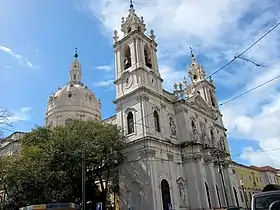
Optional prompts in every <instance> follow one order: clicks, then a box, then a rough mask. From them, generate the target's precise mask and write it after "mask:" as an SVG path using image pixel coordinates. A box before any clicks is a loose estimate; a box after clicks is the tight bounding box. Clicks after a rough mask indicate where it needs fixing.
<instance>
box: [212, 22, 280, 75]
mask: <svg viewBox="0 0 280 210" xmlns="http://www.w3.org/2000/svg"><path fill="white" fill-rule="evenodd" d="M279 25H280V22H279V23H277V24H276V25H275V26H273V27H272V28H271V29H270V30H269V31H267V32H266V33H265V34H264V35H262V36H261V37H260V38H259V39H257V40H256V41H255V42H254V43H252V44H251V45H250V46H249V47H247V48H246V49H245V50H244V51H243V52H241V53H240V54H239V55H237V56H234V58H233V59H232V60H230V61H229V62H228V63H226V64H225V65H223V66H222V67H221V68H219V69H217V70H216V71H214V72H213V73H212V74H210V76H208V77H207V78H210V77H212V76H213V75H215V74H217V73H218V72H220V71H222V70H223V69H224V68H226V67H227V66H228V65H230V64H231V63H232V62H234V61H235V60H236V59H237V58H239V57H240V56H242V55H243V54H245V53H246V52H247V51H248V50H250V49H251V48H252V47H254V46H255V45H256V44H257V43H258V42H259V41H261V40H262V39H263V38H264V37H266V36H267V35H268V34H270V33H271V32H272V31H273V30H275V29H276V28H277V27H278V26H279Z"/></svg>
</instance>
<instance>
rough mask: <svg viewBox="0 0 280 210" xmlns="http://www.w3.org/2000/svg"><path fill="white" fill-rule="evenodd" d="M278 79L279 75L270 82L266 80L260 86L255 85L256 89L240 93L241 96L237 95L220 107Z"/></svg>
mask: <svg viewBox="0 0 280 210" xmlns="http://www.w3.org/2000/svg"><path fill="white" fill-rule="evenodd" d="M279 78H280V75H278V76H276V77H274V78H272V79H270V80H268V81H266V82H264V83H262V84H260V85H257V86H256V87H253V88H251V89H250V90H247V91H245V92H243V93H241V94H239V95H237V96H235V97H233V98H231V99H229V100H227V101H225V102H223V103H221V104H220V106H223V105H225V104H227V103H229V102H231V101H233V100H236V99H237V98H239V97H241V96H244V95H246V94H247V93H250V92H252V91H254V90H256V89H258V88H260V87H262V86H264V85H266V84H268V83H270V82H273V81H274V80H276V79H279Z"/></svg>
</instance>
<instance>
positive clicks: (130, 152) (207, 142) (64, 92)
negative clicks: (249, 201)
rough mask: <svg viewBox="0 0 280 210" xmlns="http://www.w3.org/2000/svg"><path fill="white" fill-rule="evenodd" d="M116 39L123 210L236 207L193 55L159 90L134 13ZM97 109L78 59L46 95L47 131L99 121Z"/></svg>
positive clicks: (149, 42)
mask: <svg viewBox="0 0 280 210" xmlns="http://www.w3.org/2000/svg"><path fill="white" fill-rule="evenodd" d="M121 31H122V32H123V34H124V36H123V38H121V39H120V38H119V37H118V34H117V31H115V32H114V42H115V43H114V52H115V70H116V73H115V86H116V100H115V104H116V115H115V116H112V117H111V118H109V119H106V120H104V122H107V123H114V124H117V125H118V126H119V127H120V128H122V130H123V132H124V133H125V135H126V137H127V141H128V147H127V148H126V149H125V150H124V154H125V156H126V157H127V159H126V161H125V163H124V164H123V165H122V166H121V167H120V199H121V210H129V209H133V210H145V209H146V210H168V209H176V210H183V209H214V208H220V207H225V206H237V205H238V204H239V202H238V200H239V195H238V194H237V192H236V189H238V188H237V185H236V183H235V178H234V174H233V172H232V169H231V167H230V155H229V148H228V143H227V136H226V129H225V127H224V125H223V121H222V115H221V113H220V110H219V107H218V103H217V99H216V94H215V86H214V84H213V81H212V80H211V79H210V80H207V79H206V75H205V71H204V69H203V67H202V66H201V65H200V64H199V63H198V62H197V60H196V58H195V56H194V55H192V63H191V65H190V66H189V69H188V75H189V77H190V80H191V82H190V84H187V82H186V80H185V79H184V80H183V81H182V83H179V84H175V85H174V89H175V90H174V92H173V93H170V92H167V91H166V90H164V89H163V87H162V81H163V80H162V78H161V75H160V69H159V67H158V60H157V54H156V53H157V43H156V42H155V35H154V31H153V30H151V31H150V35H149V36H147V35H146V34H145V31H146V26H145V24H144V20H143V18H142V17H141V18H139V17H138V16H137V15H136V13H135V10H134V8H133V5H131V7H130V10H129V15H128V17H126V18H123V19H122V23H121ZM100 109H101V102H100V100H97V99H96V97H95V95H94V93H93V92H92V91H90V90H89V89H88V88H87V86H85V85H84V84H83V83H82V70H81V65H80V63H79V60H78V54H77V53H76V54H75V59H74V61H73V63H72V64H71V66H70V75H69V82H68V84H67V85H66V86H64V87H63V88H59V89H58V91H57V92H56V93H54V94H52V95H51V97H50V99H49V102H48V105H47V111H46V116H45V122H46V125H53V126H55V125H63V124H65V123H70V122H71V121H72V120H73V119H77V118H78V119H88V120H101V114H100Z"/></svg>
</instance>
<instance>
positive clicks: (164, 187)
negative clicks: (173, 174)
mask: <svg viewBox="0 0 280 210" xmlns="http://www.w3.org/2000/svg"><path fill="white" fill-rule="evenodd" d="M160 185H161V194H162V207H163V210H169V206H170V205H171V197H170V188H169V184H168V182H167V181H166V180H165V179H163V180H162V181H161V184H160Z"/></svg>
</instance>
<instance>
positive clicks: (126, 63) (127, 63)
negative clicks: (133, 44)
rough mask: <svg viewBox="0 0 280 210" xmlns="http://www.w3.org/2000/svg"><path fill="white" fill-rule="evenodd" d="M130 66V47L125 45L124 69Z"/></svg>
mask: <svg viewBox="0 0 280 210" xmlns="http://www.w3.org/2000/svg"><path fill="white" fill-rule="evenodd" d="M129 67H131V53H130V47H129V46H126V47H125V48H124V69H128V68H129Z"/></svg>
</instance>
